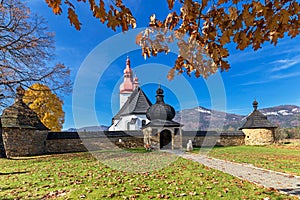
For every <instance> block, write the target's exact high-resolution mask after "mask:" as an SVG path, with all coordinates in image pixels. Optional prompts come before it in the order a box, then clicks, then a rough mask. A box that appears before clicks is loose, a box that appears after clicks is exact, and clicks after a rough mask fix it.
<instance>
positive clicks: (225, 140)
mask: <svg viewBox="0 0 300 200" xmlns="http://www.w3.org/2000/svg"><path fill="white" fill-rule="evenodd" d="M244 138H245V135H244V134H243V133H242V132H222V133H218V132H215V131H183V133H182V146H183V148H186V144H187V142H188V140H192V142H193V146H194V147H200V146H216V145H217V146H233V145H243V144H245V143H244V141H245V140H244ZM3 140H4V146H5V150H6V152H7V155H8V156H9V157H17V156H29V155H38V154H44V153H68V152H82V151H96V150H107V149H109V150H112V149H119V148H137V147H144V136H143V134H142V131H126V132H122V131H113V132H108V131H103V132H79V133H77V132H49V133H47V132H45V131H44V132H41V131H35V130H30V129H29V130H21V129H17V128H15V129H11V128H10V129H7V128H3ZM179 141H180V140H179V139H178V138H176V139H175V140H174V143H176V144H174V145H175V146H180V144H177V143H178V142H179Z"/></svg>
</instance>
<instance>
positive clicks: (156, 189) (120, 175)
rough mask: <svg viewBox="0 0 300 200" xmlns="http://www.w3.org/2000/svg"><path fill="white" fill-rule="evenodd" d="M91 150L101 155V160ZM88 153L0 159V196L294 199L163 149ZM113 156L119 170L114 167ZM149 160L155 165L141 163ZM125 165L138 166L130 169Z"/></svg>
mask: <svg viewBox="0 0 300 200" xmlns="http://www.w3.org/2000/svg"><path fill="white" fill-rule="evenodd" d="M97 154H99V155H98V158H99V159H104V157H105V156H103V155H107V156H106V157H105V162H104V163H106V165H105V164H103V162H100V161H99V160H97V159H96V158H95V156H97ZM93 155H94V156H93ZM93 155H92V154H89V153H72V154H57V155H46V156H36V157H26V158H21V159H0V164H1V165H0V199H19V198H22V199H26V198H27V199H50V198H57V199H81V198H82V199H110V198H115V199H152V198H153V199H154V198H156V199H168V198H169V199H178V198H180V199H220V198H223V199H264V198H266V199H267V197H269V198H271V199H296V198H295V197H291V196H286V195H283V194H280V193H278V192H277V191H275V190H274V189H271V188H269V189H267V188H263V187H259V186H257V185H254V184H251V183H249V182H247V181H243V180H240V179H238V178H235V177H233V176H231V175H227V174H224V173H222V172H219V171H216V170H213V169H210V168H207V167H204V166H203V165H200V164H198V163H195V162H192V161H189V160H185V159H183V158H176V159H175V157H174V155H170V154H168V153H163V152H140V151H137V152H134V151H132V152H119V153H117V154H113V152H98V153H94V154H93ZM120 155H121V156H120ZM133 155H136V156H133ZM127 156H129V157H128V159H127V160H126V157H127ZM134 157H135V159H134ZM155 159H156V160H155ZM117 160H120V161H121V162H125V163H127V164H123V165H122V167H124V169H125V171H120V170H116V169H115V166H116V165H118V161H117ZM153 162H156V164H152V165H151V167H152V168H155V167H158V169H159V170H154V169H150V168H149V170H147V169H146V168H147V167H149V166H150V163H153ZM144 163H146V164H144ZM130 166H133V167H134V166H141V167H140V168H137V170H136V171H135V172H134V173H133V172H130V170H128V169H129V168H130ZM142 169H143V170H142ZM139 170H140V172H138V171H139Z"/></svg>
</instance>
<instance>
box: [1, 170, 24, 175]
mask: <svg viewBox="0 0 300 200" xmlns="http://www.w3.org/2000/svg"><path fill="white" fill-rule="evenodd" d="M28 172H29V171H25V172H4V173H2V172H0V176H4V175H14V174H26V173H28Z"/></svg>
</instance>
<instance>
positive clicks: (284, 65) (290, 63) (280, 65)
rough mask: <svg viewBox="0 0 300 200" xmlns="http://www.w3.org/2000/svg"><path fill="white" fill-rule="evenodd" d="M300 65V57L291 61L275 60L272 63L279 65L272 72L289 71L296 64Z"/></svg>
mask: <svg viewBox="0 0 300 200" xmlns="http://www.w3.org/2000/svg"><path fill="white" fill-rule="evenodd" d="M298 63H300V56H296V57H293V58H291V59H280V60H275V61H273V62H271V64H275V65H277V66H276V67H274V68H273V69H271V70H270V71H271V72H277V71H281V70H285V69H289V68H291V67H293V66H295V65H296V64H298Z"/></svg>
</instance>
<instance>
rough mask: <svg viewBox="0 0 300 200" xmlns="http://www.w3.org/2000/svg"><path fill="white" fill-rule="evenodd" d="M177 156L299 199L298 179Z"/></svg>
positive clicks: (245, 166) (203, 158) (199, 156)
mask: <svg viewBox="0 0 300 200" xmlns="http://www.w3.org/2000/svg"><path fill="white" fill-rule="evenodd" d="M178 155H179V156H181V157H183V158H186V159H190V160H194V161H196V162H199V163H201V164H203V165H206V166H208V167H210V168H214V169H217V170H220V171H223V172H225V173H228V174H231V175H233V176H236V177H239V178H241V179H244V180H248V181H250V182H253V183H256V184H260V185H263V186H265V187H272V188H275V189H277V190H280V191H282V192H285V193H288V194H292V195H296V196H298V197H299V198H300V177H299V176H297V177H296V176H291V175H288V174H284V173H280V172H274V171H270V170H266V169H261V168H257V167H254V166H253V165H250V164H238V163H233V162H229V161H224V160H219V159H216V158H211V157H208V156H207V155H204V154H189V153H178Z"/></svg>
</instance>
